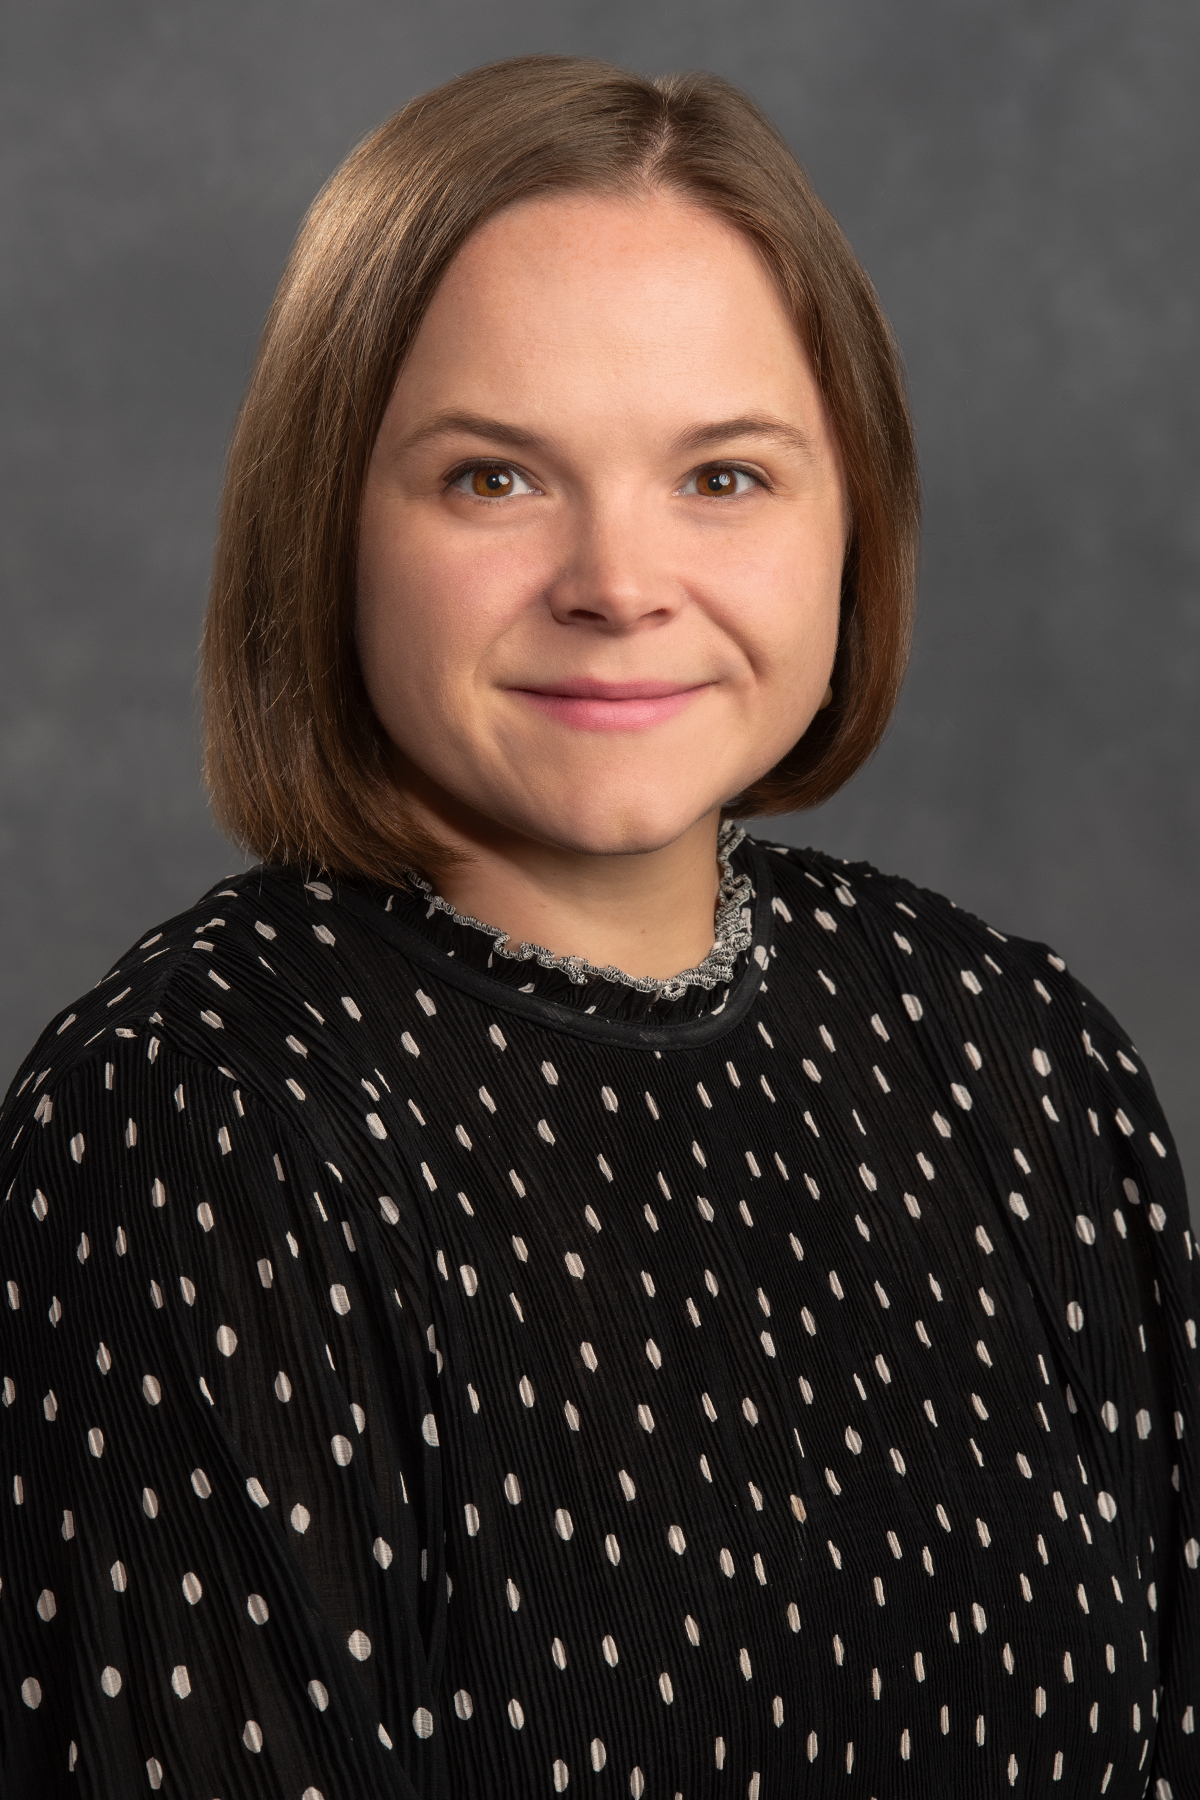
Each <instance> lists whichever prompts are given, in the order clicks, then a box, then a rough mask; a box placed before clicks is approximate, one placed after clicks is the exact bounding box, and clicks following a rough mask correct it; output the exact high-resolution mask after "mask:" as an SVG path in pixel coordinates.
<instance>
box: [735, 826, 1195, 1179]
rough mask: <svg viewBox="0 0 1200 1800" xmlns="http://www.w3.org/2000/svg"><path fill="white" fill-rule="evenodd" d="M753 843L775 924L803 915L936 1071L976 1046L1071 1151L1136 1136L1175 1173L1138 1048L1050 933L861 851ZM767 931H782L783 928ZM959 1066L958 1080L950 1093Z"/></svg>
mask: <svg viewBox="0 0 1200 1800" xmlns="http://www.w3.org/2000/svg"><path fill="white" fill-rule="evenodd" d="M763 848H764V849H766V850H767V851H768V852H769V853H770V856H771V863H770V868H771V874H772V878H773V887H774V892H775V907H776V912H777V914H778V915H779V922H780V924H781V925H784V926H786V927H788V928H790V927H791V925H792V924H795V925H798V926H800V927H801V929H802V930H804V929H805V927H807V930H808V944H809V950H810V951H811V947H812V945H813V944H819V945H820V947H821V955H822V962H823V964H824V966H825V967H826V969H827V971H828V973H829V975H830V976H833V977H834V978H835V979H837V980H838V981H839V982H844V983H845V986H846V988H847V990H849V991H850V992H852V993H853V994H854V995H855V997H856V998H860V999H862V1000H864V1001H867V1002H869V1004H867V1006H866V1011H867V1012H868V1013H870V1012H871V1011H872V1010H873V1007H874V1003H875V1001H876V1000H878V1002H879V1011H880V1013H882V1015H883V1018H884V1019H886V1020H888V1022H889V1024H890V1023H891V1021H892V1020H893V1019H894V1020H895V1021H896V1022H897V1025H898V1027H899V1029H900V1030H901V1031H902V1032H906V1033H907V1032H911V1036H912V1040H921V1045H922V1047H921V1050H920V1054H922V1055H924V1056H926V1057H927V1058H929V1059H931V1060H933V1061H934V1062H936V1063H937V1064H938V1065H939V1066H940V1065H941V1063H942V1062H943V1061H944V1062H945V1064H946V1067H947V1069H949V1067H950V1065H951V1064H953V1063H955V1062H960V1063H961V1060H962V1058H963V1057H964V1056H965V1058H966V1062H967V1064H969V1065H970V1072H971V1074H978V1071H979V1069H980V1068H981V1066H982V1063H983V1060H984V1059H985V1058H986V1060H987V1063H988V1065H989V1068H992V1069H1000V1070H1003V1071H1004V1080H1003V1083H1002V1090H1003V1091H1002V1096H1001V1093H1000V1090H997V1097H998V1099H999V1098H1001V1097H1002V1099H1003V1105H1004V1107H1005V1108H1007V1109H1010V1110H1011V1109H1013V1108H1017V1109H1018V1110H1020V1109H1021V1108H1023V1107H1024V1106H1027V1105H1028V1104H1029V1103H1030V1102H1032V1110H1033V1113H1034V1114H1035V1115H1036V1116H1037V1124H1038V1127H1039V1129H1041V1128H1044V1126H1045V1125H1046V1124H1047V1123H1048V1124H1049V1125H1051V1126H1058V1125H1060V1124H1061V1125H1064V1126H1066V1125H1068V1124H1069V1129H1068V1131H1067V1136H1068V1137H1069V1139H1070V1140H1071V1143H1072V1149H1073V1153H1074V1155H1075V1157H1076V1158H1077V1159H1082V1160H1088V1159H1090V1157H1091V1156H1092V1155H1093V1154H1094V1153H1095V1151H1096V1150H1097V1148H1098V1146H1099V1145H1100V1144H1101V1143H1106V1144H1108V1143H1111V1144H1120V1145H1121V1146H1122V1149H1123V1151H1129V1150H1132V1149H1134V1148H1135V1147H1136V1146H1135V1145H1134V1144H1132V1143H1131V1142H1130V1140H1133V1139H1136V1140H1137V1144H1144V1145H1145V1146H1146V1147H1147V1149H1148V1151H1149V1153H1150V1164H1151V1165H1152V1166H1153V1167H1154V1168H1155V1170H1156V1172H1157V1173H1156V1179H1157V1178H1159V1176H1160V1173H1166V1171H1165V1170H1164V1169H1163V1165H1164V1164H1165V1165H1169V1168H1170V1170H1171V1171H1173V1172H1176V1173H1177V1172H1178V1157H1177V1155H1176V1152H1175V1150H1174V1146H1173V1144H1172V1142H1171V1136H1170V1131H1169V1129H1168V1127H1167V1125H1166V1123H1165V1121H1164V1119H1163V1116H1162V1112H1161V1109H1160V1107H1159V1105H1158V1101H1157V1099H1156V1097H1155V1094H1154V1089H1153V1085H1152V1083H1151V1081H1150V1078H1149V1075H1148V1074H1147V1072H1146V1070H1145V1067H1144V1065H1143V1062H1142V1058H1141V1056H1140V1054H1139V1053H1138V1051H1137V1050H1136V1049H1135V1048H1134V1046H1133V1045H1132V1043H1131V1042H1130V1039H1129V1036H1128V1034H1127V1033H1126V1032H1125V1031H1124V1029H1123V1028H1122V1026H1121V1025H1120V1024H1119V1023H1118V1022H1117V1020H1116V1019H1114V1017H1113V1016H1112V1014H1111V1013H1110V1012H1109V1011H1108V1009H1107V1008H1106V1007H1105V1006H1104V1005H1103V1004H1102V1003H1101V1002H1100V1001H1099V1000H1097V999H1096V997H1095V995H1094V994H1092V993H1090V992H1089V991H1088V990H1087V988H1086V987H1084V986H1083V984H1082V983H1081V982H1079V981H1078V980H1077V979H1076V978H1075V977H1074V975H1073V974H1072V972H1071V970H1070V969H1069V968H1068V966H1067V963H1066V961H1065V959H1064V958H1063V957H1062V956H1060V955H1059V954H1058V952H1057V951H1056V950H1054V949H1053V948H1052V947H1051V946H1050V945H1048V944H1045V943H1040V942H1038V941H1037V940H1034V939H1029V938H1021V937H1015V936H1013V935H1011V934H1008V933H1005V932H1002V931H1000V930H998V929H997V928H996V927H995V926H994V925H991V924H989V923H988V922H987V921H986V920H984V919H981V918H979V917H977V916H976V915H975V914H974V913H972V912H970V911H968V910H967V909H966V908H964V907H960V906H957V905H955V903H954V902H953V901H952V900H949V899H947V898H946V897H945V896H944V895H942V894H938V893H935V892H933V891H932V890H931V889H929V888H922V887H918V886H917V885H916V884H915V883H913V882H911V881H906V880H904V879H903V878H902V877H900V876H897V875H887V874H883V873H882V872H881V871H880V870H878V869H875V868H873V867H872V866H871V865H870V864H869V863H865V862H857V863H850V862H842V861H840V860H838V859H837V858H835V857H832V856H828V855H825V854H824V853H822V852H820V851H816V850H810V849H793V848H789V847H786V846H778V847H777V846H773V845H770V844H764V845H763ZM780 908H782V912H780ZM777 935H778V936H779V938H780V941H781V943H782V942H784V941H786V938H787V932H786V931H781V932H779V933H778V934H777ZM889 1006H890V1011H889ZM913 1048H914V1051H916V1049H917V1044H916V1042H915V1041H914V1042H913ZM964 1067H965V1065H964ZM970 1078H971V1075H969V1074H963V1075H959V1076H957V1077H956V1078H955V1085H954V1087H953V1088H952V1089H951V1091H952V1092H954V1094H955V1097H956V1099H958V1100H959V1104H960V1105H961V1104H962V1099H961V1098H960V1096H961V1095H962V1094H965V1093H966V1091H967V1089H966V1088H965V1087H964V1086H963V1083H964V1082H966V1081H967V1080H968V1079H970ZM947 1079H949V1076H947ZM977 1085H978V1084H977ZM1030 1123H1032V1121H1030Z"/></svg>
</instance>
